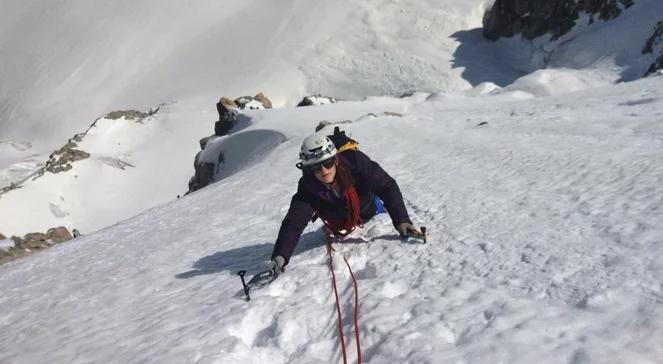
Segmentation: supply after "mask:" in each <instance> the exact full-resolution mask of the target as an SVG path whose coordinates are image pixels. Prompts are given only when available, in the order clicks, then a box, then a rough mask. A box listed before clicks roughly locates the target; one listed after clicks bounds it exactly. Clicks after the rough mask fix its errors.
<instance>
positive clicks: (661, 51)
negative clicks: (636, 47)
mask: <svg viewBox="0 0 663 364" xmlns="http://www.w3.org/2000/svg"><path fill="white" fill-rule="evenodd" d="M657 50H658V52H657ZM656 53H658V57H657V58H656V60H655V61H654V62H653V63H652V64H651V66H649V68H648V69H647V71H646V72H645V74H644V76H649V75H651V74H653V73H656V72H657V71H658V70H661V69H663V20H662V21H659V22H658V23H657V24H656V26H655V27H654V30H653V31H652V34H651V36H650V37H649V38H648V39H647V41H646V42H645V47H644V48H643V49H642V54H656Z"/></svg>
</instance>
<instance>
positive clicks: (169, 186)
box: [0, 105, 213, 236]
mask: <svg viewBox="0 0 663 364" xmlns="http://www.w3.org/2000/svg"><path fill="white" fill-rule="evenodd" d="M170 107H172V105H162V108H163V109H164V110H168V109H169V108H170ZM158 110H159V108H156V109H153V110H150V112H147V113H142V112H138V111H117V112H111V113H109V114H107V115H105V116H104V117H101V118H99V119H97V120H95V121H94V123H92V124H91V125H90V127H89V128H88V129H87V130H86V131H84V132H81V133H79V134H76V135H75V136H74V137H72V138H70V139H69V141H68V143H67V144H66V145H64V146H63V147H62V148H60V149H59V150H57V151H56V152H54V153H52V154H51V156H50V158H49V160H48V161H47V163H46V164H45V165H44V167H41V168H39V169H38V170H37V171H36V172H34V173H33V174H32V175H30V176H29V178H28V179H27V180H25V181H23V182H22V183H20V184H15V185H13V188H10V189H7V191H5V193H4V194H2V195H1V196H0V231H1V232H3V233H4V234H7V235H17V236H20V235H23V234H25V233H28V232H44V231H46V230H47V229H48V228H51V227H55V226H65V227H67V228H68V229H69V230H70V231H72V230H73V229H74V228H77V229H78V230H80V231H82V232H85V233H87V232H90V231H94V230H96V229H99V228H101V227H104V226H108V225H110V224H113V223H115V222H117V221H118V220H121V219H123V218H126V217H128V216H131V215H133V214H136V213H138V212H140V211H143V210H144V209H146V208H149V207H151V206H154V205H156V204H158V203H162V202H164V201H168V200H170V199H173V198H176V196H177V195H178V194H182V193H183V192H184V191H186V182H187V178H188V176H190V175H191V170H192V168H191V167H190V165H191V162H190V158H191V155H193V154H194V152H193V151H194V150H195V149H193V148H195V145H196V144H195V142H194V141H195V140H196V138H197V137H199V136H200V135H204V134H203V132H202V129H203V128H205V129H207V131H209V130H210V129H211V128H212V125H213V121H210V120H207V119H206V118H205V114H203V113H201V112H200V111H199V112H198V114H199V115H201V117H200V118H199V119H198V123H196V122H195V119H194V121H193V122H188V120H171V119H170V117H173V115H165V114H161V113H157V111H158ZM198 133H200V134H198ZM196 134H198V135H196ZM186 140H190V141H191V142H189V143H187V141H186ZM186 150H189V155H188V158H187V157H184V156H182V153H183V152H182V151H186ZM185 160H186V161H187V162H188V163H185ZM169 163H177V164H176V166H175V168H174V169H173V166H169ZM160 170H161V172H160ZM166 170H169V171H170V172H176V173H175V174H174V175H173V176H174V177H175V178H177V177H178V176H179V178H181V179H180V180H179V181H178V180H168V182H166V183H164V182H163V178H162V177H163V173H164V172H165V171H166ZM132 196H133V197H132Z"/></svg>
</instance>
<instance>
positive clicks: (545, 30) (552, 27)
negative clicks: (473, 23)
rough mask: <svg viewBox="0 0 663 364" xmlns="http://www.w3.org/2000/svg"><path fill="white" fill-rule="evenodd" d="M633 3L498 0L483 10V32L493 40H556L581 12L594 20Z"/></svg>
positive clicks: (616, 0)
mask: <svg viewBox="0 0 663 364" xmlns="http://www.w3.org/2000/svg"><path fill="white" fill-rule="evenodd" d="M632 5H633V0H496V1H495V3H494V4H493V6H492V8H491V9H490V10H489V11H487V12H486V14H484V19H483V34H484V36H485V37H486V38H488V39H491V40H497V39H498V38H501V37H513V36H514V35H518V34H520V35H522V36H523V37H524V38H526V39H530V40H531V39H534V38H537V37H540V36H542V35H545V34H550V35H551V40H556V39H558V38H559V37H561V36H562V35H564V34H566V33H567V32H568V31H570V30H571V29H572V28H573V27H574V26H575V25H576V22H577V21H578V18H579V14H580V13H586V14H588V15H589V23H590V24H591V23H592V22H594V20H595V18H597V17H598V19H601V20H609V19H613V18H616V17H617V16H619V15H620V14H621V12H622V10H624V9H626V8H629V7H631V6H632Z"/></svg>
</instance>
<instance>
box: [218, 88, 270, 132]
mask: <svg viewBox="0 0 663 364" xmlns="http://www.w3.org/2000/svg"><path fill="white" fill-rule="evenodd" d="M271 108H272V102H271V101H270V100H269V99H268V98H267V96H265V95H264V94H263V93H262V92H259V93H258V94H257V95H255V96H253V97H251V96H242V97H239V98H237V99H235V100H231V99H229V98H226V97H222V98H221V99H220V100H219V102H217V103H216V111H217V112H218V113H219V120H218V121H217V122H216V123H215V124H214V135H217V136H224V135H226V134H228V133H229V132H230V129H232V128H233V127H234V126H235V123H236V122H237V115H238V114H239V111H240V110H259V109H271Z"/></svg>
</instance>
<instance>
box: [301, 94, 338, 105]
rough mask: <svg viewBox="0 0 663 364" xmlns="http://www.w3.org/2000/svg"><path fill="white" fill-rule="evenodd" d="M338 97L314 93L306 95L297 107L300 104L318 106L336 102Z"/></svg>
mask: <svg viewBox="0 0 663 364" xmlns="http://www.w3.org/2000/svg"><path fill="white" fill-rule="evenodd" d="M335 103H336V99H335V98H333V97H326V96H320V95H313V96H304V98H303V99H302V101H300V102H299V104H297V107H300V106H318V105H327V104H335Z"/></svg>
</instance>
